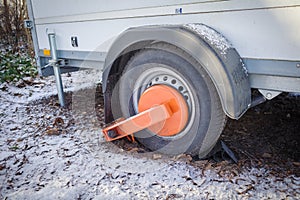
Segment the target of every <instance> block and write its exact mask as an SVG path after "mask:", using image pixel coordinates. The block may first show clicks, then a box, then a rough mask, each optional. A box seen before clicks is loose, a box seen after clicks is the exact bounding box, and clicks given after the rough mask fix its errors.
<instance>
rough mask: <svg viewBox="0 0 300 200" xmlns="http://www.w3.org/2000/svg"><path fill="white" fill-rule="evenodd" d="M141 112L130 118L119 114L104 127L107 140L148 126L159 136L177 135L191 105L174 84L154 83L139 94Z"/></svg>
mask: <svg viewBox="0 0 300 200" xmlns="http://www.w3.org/2000/svg"><path fill="white" fill-rule="evenodd" d="M138 110H139V113H138V114H137V115H134V116H132V117H130V118H128V119H124V118H120V119H118V120H116V121H115V122H113V123H111V124H110V125H107V126H106V127H105V128H104V129H103V130H102V132H103V134H104V137H105V139H106V140H107V141H113V140H117V139H120V138H123V137H126V136H130V135H132V134H134V133H136V132H138V131H141V130H143V129H145V128H148V129H149V130H150V131H151V132H153V133H154V134H157V135H159V136H174V135H176V134H178V133H179V132H180V131H182V130H183V129H184V127H185V125H186V124H187V121H188V106H187V104H186V101H185V99H184V97H183V96H182V95H181V94H180V93H179V92H178V91H177V90H176V89H174V88H172V87H170V86H166V85H154V86H152V87H150V88H148V89H147V90H146V91H145V92H144V93H143V94H142V95H141V97H140V100H139V103H138Z"/></svg>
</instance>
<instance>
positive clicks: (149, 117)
mask: <svg viewBox="0 0 300 200" xmlns="http://www.w3.org/2000/svg"><path fill="white" fill-rule="evenodd" d="M172 115H173V111H172V109H171V108H170V105H169V102H167V103H164V104H161V105H157V106H153V107H152V108H150V109H148V110H145V111H143V112H141V113H139V114H137V115H135V116H132V117H130V118H128V119H124V118H121V119H118V120H116V121H115V122H114V123H112V124H110V125H108V126H107V127H105V128H104V129H103V130H102V132H103V134H104V137H105V139H106V140H107V141H113V140H117V139H120V138H122V137H126V136H129V135H132V134H133V133H136V132H138V131H141V130H143V129H145V128H148V127H150V126H152V125H155V124H157V123H159V122H163V121H165V120H167V119H168V118H170V117H171V116H172Z"/></svg>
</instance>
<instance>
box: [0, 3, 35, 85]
mask: <svg viewBox="0 0 300 200" xmlns="http://www.w3.org/2000/svg"><path fill="white" fill-rule="evenodd" d="M28 18H29V17H28V13H27V5H26V0H0V82H12V83H14V82H17V81H19V80H22V79H23V78H24V77H34V76H36V75H37V70H36V67H35V64H34V51H33V46H32V39H31V33H30V29H27V28H25V26H24V20H25V19H28Z"/></svg>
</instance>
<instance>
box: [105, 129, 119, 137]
mask: <svg viewBox="0 0 300 200" xmlns="http://www.w3.org/2000/svg"><path fill="white" fill-rule="evenodd" d="M107 135H108V137H110V138H115V137H117V136H118V134H117V132H116V131H115V130H109V131H108V132H107Z"/></svg>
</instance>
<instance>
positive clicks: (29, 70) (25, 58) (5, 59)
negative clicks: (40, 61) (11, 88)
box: [0, 52, 37, 83]
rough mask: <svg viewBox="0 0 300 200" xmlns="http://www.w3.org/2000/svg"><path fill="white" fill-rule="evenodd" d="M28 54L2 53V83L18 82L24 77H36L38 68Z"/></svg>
mask: <svg viewBox="0 0 300 200" xmlns="http://www.w3.org/2000/svg"><path fill="white" fill-rule="evenodd" d="M33 63H34V62H33V59H32V58H31V57H30V56H29V55H27V54H20V53H12V52H5V53H3V52H1V53H0V82H2V83H3V82H17V81H19V80H20V79H22V78H24V77H35V76H36V75H37V68H36V66H34V64H33Z"/></svg>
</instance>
